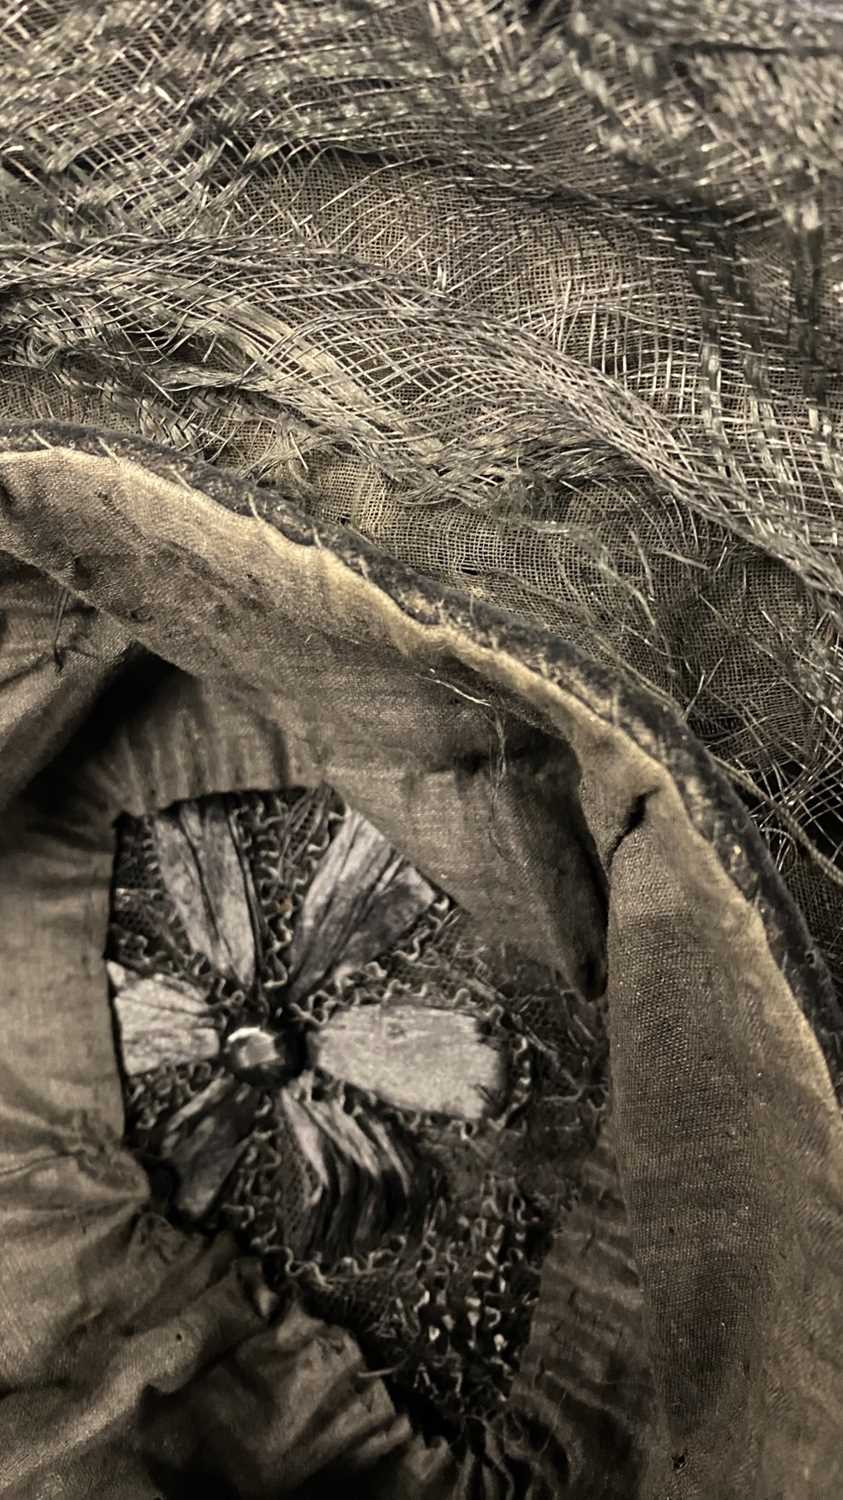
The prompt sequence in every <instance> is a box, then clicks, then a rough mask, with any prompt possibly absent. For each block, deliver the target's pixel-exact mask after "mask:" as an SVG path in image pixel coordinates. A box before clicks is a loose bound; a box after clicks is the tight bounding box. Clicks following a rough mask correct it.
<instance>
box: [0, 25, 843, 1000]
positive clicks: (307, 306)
mask: <svg viewBox="0 0 843 1500" xmlns="http://www.w3.org/2000/svg"><path fill="white" fill-rule="evenodd" d="M0 44H1V45H0V194H2V198H0V245H1V246H2V253H1V254H0V296H1V297H2V301H0V349H1V350H2V366H0V418H2V419H3V420H6V421H9V420H20V421H23V422H26V423H29V424H32V423H34V422H36V421H38V420H40V419H47V418H50V419H53V420H56V419H58V420H65V421H69V422H73V423H74V424H77V425H78V424H80V423H84V424H90V425H94V426H97V427H100V428H105V429H117V430H122V431H129V432H136V433H141V434H142V435H143V436H145V437H147V438H150V439H152V440H154V441H156V442H158V443H162V444H167V445H170V446H172V447H174V448H176V449H178V450H180V451H181V452H184V453H189V454H192V455H196V456H201V457H203V458H205V459H208V460H211V461H213V462H215V463H218V464H220V465H222V466H225V467H229V468H234V469H236V470H238V471H240V472H245V473H249V474H250V475H252V476H254V477H256V478H258V479H259V480H260V481H261V482H263V483H266V484H267V485H273V486H278V487H280V488H282V489H283V490H284V491H285V492H286V493H288V494H291V495H293V496H294V497H295V498H296V499H297V501H298V502H299V503H300V504H301V505H302V506H303V507H304V508H305V509H307V510H308V511H309V512H310V513H311V514H312V515H313V516H314V517H316V518H317V519H320V520H322V521H331V522H341V523H342V524H344V525H349V526H352V527H353V528H355V529H356V530H357V531H358V532H360V533H362V534H364V535H365V536H367V537H369V538H372V539H373V540H375V541H376V542H377V543H378V544H379V545H380V546H382V547H383V548H385V549H386V550H388V551H390V552H392V553H394V554H395V555H396V556H398V557H400V558H402V559H404V560H406V561H407V562H409V563H411V564H412V565H413V566H415V567H416V568H417V569H419V570H420V571H423V572H425V573H428V574H431V575H434V576H436V577H438V578H441V579H445V580H448V581H450V582H452V583H454V584H456V585H457V586H459V587H460V588H461V589H463V590H467V591H469V592H470V593H472V594H474V595H476V596H477V597H482V598H485V599H488V600H492V601H493V602H495V603H497V604H499V605H501V606H503V607H504V608H506V609H509V610H512V611H515V612H518V613H520V614H522V615H526V616H530V617H532V618H538V619H540V620H542V621H544V622H546V623H547V624H548V625H549V626H551V627H552V628H553V629H554V630H555V631H557V632H558V633H559V634H561V635H562V636H564V637H565V638H566V639H568V640H572V641H574V642H576V643H577V644H578V645H580V646H581V647H582V649H583V650H585V651H587V652H589V653H591V654H592V655H597V656H599V657H600V658H601V659H603V660H604V661H606V662H608V663H610V664H613V665H614V666H615V667H620V668H622V669H623V670H624V671H626V672H629V673H633V674H635V675H636V676H637V677H638V678H639V680H643V681H644V682H645V683H647V684H649V685H650V687H651V688H653V689H654V690H655V691H656V692H658V693H659V694H660V695H662V696H663V697H667V698H668V699H670V700H671V701H673V702H674V703H675V704H677V705H678V707H679V708H680V710H681V711H682V712H683V713H684V714H685V716H686V717H687V721H688V723H689V725H690V726H691V728H692V729H693V731H694V732H695V733H696V734H697V735H698V736H699V737H700V738H701V739H702V740H703V741H704V743H705V744H706V745H707V746H708V747H709V749H710V750H711V751H712V753H713V754H714V755H716V756H717V757H718V759H719V761H720V762H721V764H722V765H723V767H724V768H725V769H726V771H727V772H728V773H729V774H730V775H731V776H732V778H733V780H734V781H735V782H736V784H737V785H738V786H739V788H740V789H741V791H742V792H743V794H744V795H745V796H746V798H747V800H748V802H749V804H750V806H751V807H752V809H753V811H754V813H755V815H756V817H757V818H758V821H759V823H760V825H761V827H762V830H763V831H764V833H765V835H766V837H767V839H768V842H769V844H770V847H771V849H772V850H773V853H774V855H775V857H776V859H777V861H778V862H779V864H780V865H781V868H782V870H783V872H784V874H785V876H786V878H787V879H788V881H789V883H790V886H791V889H792V891H793V894H794V895H795V897H796V898H797V900H798V901H799V902H800V904H801V906H802V908H803V910H804V912H805V915H806V917H807V920H808V922H809V925H810V926H811V927H812V930H813V932H814V934H815V936H816V938H817V939H818V941H819V942H820V943H821V944H822V945H823V947H824V948H825V951H826V953H827V956H828V958H829V961H830V963H831V965H832V968H833V969H835V970H836V972H837V973H838V975H839V974H841V972H843V936H841V907H843V901H842V900H841V881H843V859H842V858H841V853H842V852H843V814H841V811H840V805H839V804H840V796H839V786H840V780H841V772H842V771H843V730H841V699H842V698H843V670H841V666H842V664H841V651H840V635H839V631H840V625H841V618H842V617H843V569H841V561H840V544H839V527H840V524H841V515H842V514H843V455H841V451H840V431H841V412H843V371H841V364H842V363H843V339H841V330H842V329H843V240H841V235H840V230H841V225H843V194H842V193H841V183H842V182H843V107H841V102H840V101H841V99H843V66H841V54H842V53H843V18H841V17H840V16H839V14H838V15H836V14H835V9H834V7H832V6H830V5H828V4H824V3H821V0H805V3H801V4H799V5H793V6H783V5H780V4H778V3H772V0H771V3H751V0H743V3H735V0H703V3H699V0H694V3H690V0H669V3H668V0H638V3H636V4H635V5H632V6H630V5H629V4H628V3H626V0H588V3H583V4H578V3H572V4H565V3H546V4H531V3H528V0H521V3H519V0H510V3H506V4H504V3H493V0H409V3H396V0H336V3H321V0H283V3H281V0H279V3H271V0H253V3H249V4H248V5H247V4H245V3H244V0H235V3H231V4H225V5H223V4H222V3H219V0H206V3H196V0H189V3H167V0H120V3H115V4H111V5H109V6H107V7H92V6H89V5H87V4H82V3H80V4H60V3H55V0H50V3H34V0H33V3H23V4H19V5H13V6H12V8H11V9H7V11H6V13H5V15H4V17H3V19H2V20H0Z"/></svg>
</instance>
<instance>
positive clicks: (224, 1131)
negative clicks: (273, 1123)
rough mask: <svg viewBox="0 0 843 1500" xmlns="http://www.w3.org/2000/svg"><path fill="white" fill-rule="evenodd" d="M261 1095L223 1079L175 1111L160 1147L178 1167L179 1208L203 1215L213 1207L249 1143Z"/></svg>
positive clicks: (197, 1215) (192, 1215) (177, 1195)
mask: <svg viewBox="0 0 843 1500" xmlns="http://www.w3.org/2000/svg"><path fill="white" fill-rule="evenodd" d="M258 1097H259V1096H258V1094H257V1093H256V1091H255V1090H254V1089H250V1088H248V1087H245V1086H243V1085H238V1084H237V1083H236V1082H235V1081H234V1080H233V1079H229V1078H225V1077H221V1078H217V1079H215V1080H214V1082H213V1083H210V1084H209V1085H208V1087H207V1088H206V1089H203V1090H202V1092H201V1094H197V1095H196V1097H195V1098H193V1099H191V1100H190V1101H189V1103H188V1104H186V1105H184V1106H183V1107H182V1108H181V1109H180V1110H178V1111H177V1112H176V1114H174V1115H173V1116H172V1117H171V1119H170V1120H169V1122H168V1126H167V1133H166V1136H165V1137H164V1141H163V1142H162V1146H161V1154H162V1156H163V1158H164V1159H165V1160H166V1161H167V1162H168V1163H169V1164H170V1165H171V1166H173V1167H174V1168H175V1170H176V1172H177V1174H178V1178H179V1187H178V1191H177V1193H176V1196H175V1200H174V1201H175V1206H176V1207H177V1208H178V1209H179V1210H180V1212H181V1213H183V1214H185V1215H186V1216H187V1217H188V1218H192V1219H200V1218H201V1217H202V1216H203V1214H206V1213H207V1212H208V1210H209V1209H210V1208H211V1206H212V1205H213V1202H214V1199H215V1198H216V1197H217V1195H218V1193H219V1191H220V1189H221V1188H222V1186H223V1184H224V1182H225V1180H226V1178H227V1177H228V1176H229V1175H230V1174H231V1172H232V1171H233V1170H234V1168H235V1167H236V1165H237V1163H238V1161H239V1160H240V1157H241V1156H242V1154H243V1152H244V1150H245V1149H246V1146H247V1144H248V1138H249V1132H250V1130H251V1127H252V1123H253V1121H254V1114H255V1108H256V1105H257V1102H258Z"/></svg>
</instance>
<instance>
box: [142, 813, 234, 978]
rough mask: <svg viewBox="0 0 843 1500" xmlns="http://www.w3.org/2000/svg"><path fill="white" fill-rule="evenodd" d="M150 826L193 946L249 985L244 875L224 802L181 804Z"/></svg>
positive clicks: (162, 870) (168, 888)
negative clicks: (152, 826) (153, 830)
mask: <svg viewBox="0 0 843 1500" xmlns="http://www.w3.org/2000/svg"><path fill="white" fill-rule="evenodd" d="M154 828H155V838H156V844H157V849H158V860H159V863H160V866H161V874H162V876H163V878H164V883H165V885H166V887H167V892H168V895H169V896H170V899H171V900H172V902H173V905H174V906H175V908H176V910H177V912H178V914H179V917H180V918H181V921H182V924H183V926H184V928H185V931H186V933H187V936H188V939H189V940H190V943H191V946H192V947H193V948H194V950H195V951H196V952H197V953H204V954H205V955H206V957H207V958H208V959H210V961H211V963H212V964H213V966H214V968H216V969H219V970H221V971H223V972H224V973H229V974H233V975H235V976H236V977H237V978H238V979H239V980H240V981H241V982H242V983H243V984H244V985H246V986H247V987H249V986H250V985H251V984H252V982H253V980H254V977H255V962H256V960H255V937H254V928H253V925H252V915H251V902H250V899H249V897H250V892H249V888H248V885H247V879H248V877H247V875H246V873H245V870H244V867H243V864H242V862H241V859H240V855H239V853H238V849H237V845H236V843H235V841H234V836H233V834H232V830H231V825H230V823H229V819H228V815H227V813H226V810H225V806H224V804H223V802H222V799H221V798H219V797H203V798H202V800H201V801H200V802H198V803H197V802H184V803H182V804H181V805H180V806H179V807H177V808H175V809H174V810H172V811H171V812H167V813H161V814H160V816H159V817H157V818H156V819H155V821H154Z"/></svg>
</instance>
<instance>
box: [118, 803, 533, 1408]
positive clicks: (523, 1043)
mask: <svg viewBox="0 0 843 1500" xmlns="http://www.w3.org/2000/svg"><path fill="white" fill-rule="evenodd" d="M462 916H463V914H462V913H460V912H459V911H458V910H457V909H455V908H454V906H453V903H452V902H450V900H449V899H448V898H447V897H446V896H444V895H443V894H442V893H440V892H438V891H437V890H436V889H435V888H434V887H433V886H432V885H431V884H430V883H429V882H428V881H427V880H426V879H425V878H424V877H423V876H422V875H421V874H419V872H418V871H416V870H415V869H414V868H413V867H412V865H411V864H409V863H408V862H407V860H405V859H404V858H402V857H401V856H400V855H399V854H397V853H396V852H395V850H394V849H393V848H392V847H391V846H390V844H389V843H388V842H387V840H386V839H384V837H383V836H382V835H381V834H380V833H379V832H378V831H377V829H375V828H374V827H373V826H372V825H371V823H369V822H368V821H367V820H366V819H365V818H363V817H361V816H360V815H359V814H358V813H356V812H354V811H352V810H350V809H348V808H346V807H345V806H344V805H343V804H342V802H341V801H340V800H339V798H338V797H337V796H336V794H335V793H334V792H333V791H332V790H331V789H330V788H326V787H321V788H318V789H316V790H313V791H311V790H307V791H292V792H279V793H247V794H237V795H230V796H215V797H205V798H202V799H200V800H198V801H194V802H184V803H180V804H176V805H175V806H173V807H171V808H170V809H168V810H167V811H166V812H163V813H160V814H157V815H154V816H150V817H145V818H128V817H127V818H124V819H122V820H121V823H120V827H119V840H118V853H117V858H116V862H115V875H114V883H113V891H112V920H111V927H110V934H109V944H108V952H107V958H108V972H109V976H110V979H111V984H112V992H113V1003H114V1012H115V1021H116V1030H117V1035H118V1041H119V1049H120V1056H121V1059H122V1067H123V1072H124V1084H125V1096H126V1110H127V1134H128V1138H129V1141H130V1143H131V1145H132V1146H133V1147H134V1149H135V1150H136V1151H137V1153H138V1154H139V1156H140V1157H141V1159H142V1160H144V1162H145V1163H146V1164H147V1165H148V1166H150V1168H152V1169H155V1170H157V1171H158V1173H159V1175H160V1173H161V1172H162V1171H163V1173H164V1176H165V1178H166V1180H167V1182H168V1184H169V1188H168V1193H167V1202H168V1209H169V1211H171V1212H172V1213H173V1214H174V1215H175V1216H176V1217H178V1218H179V1219H181V1220H183V1221H187V1222H188V1223H193V1224H196V1225H197V1226H198V1227H202V1228H204V1227H208V1228H212V1227H213V1226H214V1225H215V1224H217V1223H225V1224H227V1225H229V1226H231V1227H234V1228H235V1229H236V1230H239V1231H240V1232H241V1233H242V1235H243V1236H244V1238H245V1241H246V1243H247V1245H248V1247H250V1248H252V1249H253V1250H255V1251H256V1252H257V1253H259V1254H261V1255H262V1256H263V1258H264V1264H265V1267H266V1270H267V1275H268V1277H269V1279H270V1280H273V1279H274V1280H275V1281H276V1282H277V1283H283V1284H290V1282H291V1281H293V1282H298V1284H299V1285H300V1287H301V1288H302V1290H303V1291H305V1292H306V1293H307V1295H308V1296H309V1298H310V1301H311V1304H315V1308H316V1310H317V1311H318V1312H319V1313H321V1315H323V1316H326V1317H330V1318H333V1319H335V1320H336V1321H340V1322H343V1323H345V1324H346V1325H347V1326H350V1327H352V1328H353V1329H354V1331H355V1332H356V1333H357V1335H358V1337H359V1338H360V1339H361V1342H362V1343H363V1345H364V1348H365V1349H366V1350H367V1352H368V1353H369V1354H370V1355H371V1357H372V1358H374V1359H375V1360H376V1362H377V1363H378V1364H380V1365H383V1364H384V1363H390V1362H393V1361H394V1362H395V1363H396V1365H397V1366H398V1367H399V1368H400V1370H401V1371H402V1372H403V1373H402V1374H399V1377H398V1379H399V1383H400V1381H401V1380H402V1379H403V1380H404V1384H405V1386H409V1387H410V1388H412V1390H413V1391H414V1392H415V1393H416V1394H423V1395H425V1396H426V1397H427V1398H429V1399H431V1400H432V1401H433V1402H434V1403H435V1404H437V1405H438V1406H439V1408H440V1409H441V1408H445V1409H447V1410H448V1412H449V1414H450V1416H451V1417H452V1418H453V1417H456V1418H457V1419H459V1418H460V1417H462V1416H463V1415H465V1414H470V1415H479V1414H482V1413H483V1412H488V1410H489V1409H490V1408H492V1407H494V1405H495V1404H496V1403H497V1402H498V1401H499V1400H500V1399H502V1397H503V1395H504V1394H505V1392H506V1390H507V1389H508V1386H509V1383H510V1380H511V1376H512V1373H513V1370H514V1368H515V1365H516V1360H517V1353H518V1349H519V1348H520V1347H521V1345H522V1344H523V1341H524V1338H525V1337H526V1334H527V1332H528V1329H529V1320H530V1310H531V1307H532V1305H533V1302H534V1299H535V1296H536V1293H537V1288H538V1272H539V1267H540V1263H541V1258H542V1254H543V1248H542V1247H544V1246H546V1244H547V1240H548V1232H549V1220H548V1215H547V1212H546V1211H545V1210H543V1209H542V1208H541V1207H540V1206H537V1205H536V1204H535V1203H532V1202H531V1201H530V1199H529V1196H528V1195H527V1196H525V1194H524V1193H523V1192H521V1191H520V1189H519V1185H518V1182H517V1180H516V1176H517V1174H516V1173H515V1171H514V1169H513V1167H512V1160H510V1159H508V1152H510V1156H511V1150H510V1147H511V1143H512V1142H513V1141H515V1140H516V1139H517V1138H518V1123H517V1122H518V1121H519V1119H520V1118H521V1117H522V1116H523V1113H524V1110H525V1107H526V1104H527V1101H528V1099H529V1097H530V1094H531V1087H532V1084H533V1082H534V1078H533V1072H534V1067H535V1063H536V1050H535V1045H534V1043H535V1040H536V1039H535V1038H534V1037H533V1036H532V1035H531V1033H530V1029H529V1027H526V1028H525V1027H524V1026H522V1025H520V1024H519V1022H518V1020H517V1017H516V1016H515V1015H512V1014H510V1013H509V1012H508V1010H507V1008H506V1007H505V1006H502V1005H501V1003H500V996H499V994H498V993H497V992H496V990H495V988H494V986H493V985H491V984H490V983H489V982H488V979H487V977H486V976H485V975H484V972H483V968H482V964H481V963H480V962H479V960H477V961H475V960H474V959H472V961H471V963H466V962H464V961H463V960H462V959H461V958H460V956H459V941H460V940H459V933H460V931H461V926H460V924H461V921H462ZM455 944H456V945H455ZM449 945H450V947H449ZM513 1159H514V1158H513Z"/></svg>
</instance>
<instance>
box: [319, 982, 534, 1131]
mask: <svg viewBox="0 0 843 1500" xmlns="http://www.w3.org/2000/svg"><path fill="white" fill-rule="evenodd" d="M309 1055H310V1060H311V1062H312V1064H313V1066H314V1067H318V1068H321V1069H323V1070H324V1072H326V1073H331V1074H332V1075H333V1076H334V1077H335V1078H342V1079H344V1080H345V1082H347V1083H352V1084H355V1085H356V1086H357V1087H358V1088H361V1089H366V1090H368V1091H371V1092H374V1093H377V1094H379V1095H380V1096H381V1098H382V1099H384V1100H385V1101H386V1102H387V1103H388V1104H393V1105H396V1106H397V1107H399V1108H401V1109H407V1110H422V1111H424V1112H426V1113H435V1114H445V1115H452V1116H456V1117H458V1118H460V1119H465V1120H477V1119H481V1118H482V1117H483V1116H484V1115H489V1114H491V1113H493V1111H494V1110H495V1108H496V1106H497V1103H498V1102H499V1101H500V1098H501V1096H502V1094H503V1091H504V1088H505V1084H506V1060H505V1057H504V1053H503V1051H502V1049H501V1047H499V1046H497V1045H496V1044H495V1043H494V1042H491V1041H489V1040H488V1039H487V1038H486V1037H485V1036H484V1035H483V1034H482V1031H481V1029H480V1023H479V1021H478V1019H477V1017H476V1016H472V1015H467V1014H466V1013H464V1012H461V1011H455V1010H434V1009H432V1008H431V1007H430V1006H424V1005H414V1004H412V1003H408V1002H405V1001H401V1002H393V1003H390V1004H384V1005H360V1006H355V1007H353V1008H351V1009H349V1010H345V1011H339V1012H335V1014H334V1015H333V1016H332V1017H331V1019H330V1021H328V1022H327V1024H326V1025H325V1026H323V1027H322V1028H321V1029H320V1030H319V1031H318V1032H316V1033H315V1034H314V1035H313V1036H312V1037H311V1039H310V1042H309Z"/></svg>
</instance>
